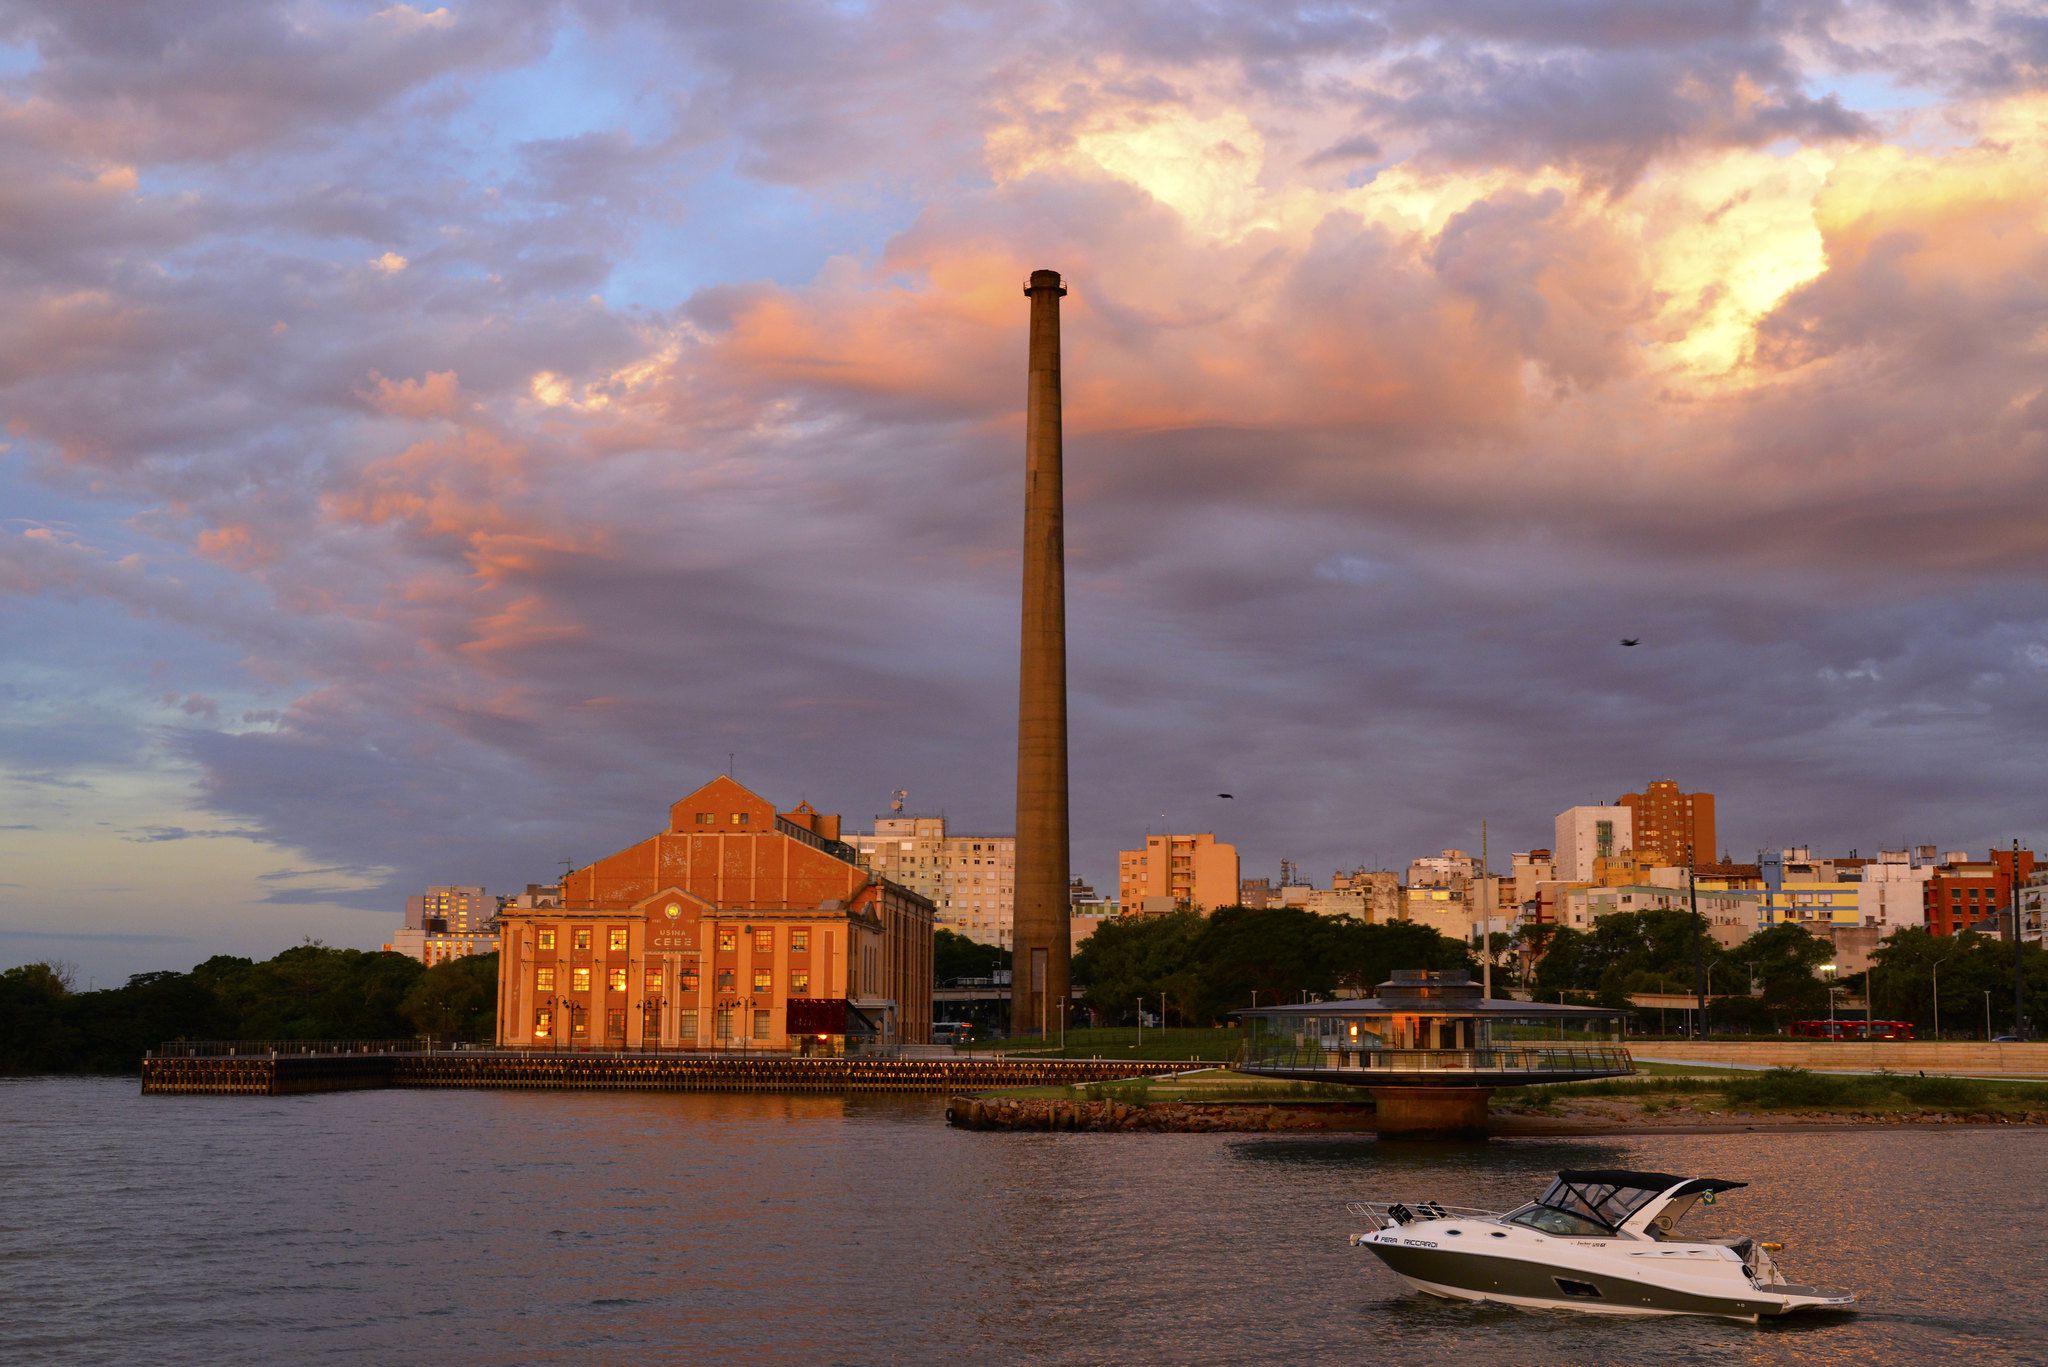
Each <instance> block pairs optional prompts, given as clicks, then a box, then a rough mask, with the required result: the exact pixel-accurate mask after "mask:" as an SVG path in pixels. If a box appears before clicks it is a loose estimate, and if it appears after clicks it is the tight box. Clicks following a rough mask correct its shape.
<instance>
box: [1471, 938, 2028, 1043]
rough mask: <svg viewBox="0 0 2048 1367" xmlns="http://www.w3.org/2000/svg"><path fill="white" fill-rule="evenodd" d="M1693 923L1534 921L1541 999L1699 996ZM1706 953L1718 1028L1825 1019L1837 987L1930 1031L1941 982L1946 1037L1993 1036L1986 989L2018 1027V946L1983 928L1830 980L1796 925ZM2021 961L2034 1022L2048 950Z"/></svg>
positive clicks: (1997, 1025)
mask: <svg viewBox="0 0 2048 1367" xmlns="http://www.w3.org/2000/svg"><path fill="white" fill-rule="evenodd" d="M1695 925H1696V922H1695V921H1694V919H1693V916H1692V914H1691V913H1690V912H1687V911H1679V910H1670V911H1665V910H1655V911H1639V912H1619V913H1615V914H1612V915H1608V916H1602V917H1600V918H1599V919H1598V920H1596V921H1595V922H1594V923H1593V924H1592V926H1591V927H1589V928H1588V929H1586V930H1573V929H1570V928H1562V929H1548V930H1546V929H1544V928H1540V927H1539V928H1536V930H1535V931H1534V932H1531V933H1530V938H1529V941H1528V945H1529V948H1530V949H1531V950H1532V951H1533V952H1535V953H1539V954H1540V955H1541V957H1540V958H1538V959H1537V960H1536V968H1535V974H1534V976H1533V979H1532V980H1531V982H1530V984H1529V986H1530V989H1531V991H1532V992H1533V993H1534V995H1535V996H1536V997H1537V998H1538V999H1540V1000H1543V1001H1556V1000H1558V998H1559V997H1560V995H1562V996H1564V997H1566V998H1567V999H1568V1000H1572V1001H1579V1002H1586V1003H1592V1004H1598V1005H1601V1006H1607V1007H1613V1008H1615V1009H1617V1010H1622V1009H1626V1008H1627V1007H1628V999H1629V997H1630V996H1631V995H1632V994H1636V993H1648V992H1664V993H1674V992H1675V993H1685V994H1690V993H1691V992H1693V991H1694V990H1695V989H1694V984H1695V982H1696V981H1697V978H1698V976H1699V975H1698V973H1697V971H1696V969H1695V965H1694V948H1693V946H1694V930H1695ZM1701 948H1702V953H1701V955H1700V959H1701V961H1702V964H1703V966H1704V968H1705V969H1706V977H1707V980H1708V987H1709V991H1708V997H1709V1002H1710V1005H1709V1008H1708V1011H1709V1021H1710V1023H1711V1025H1712V1027H1713V1028H1714V1029H1715V1030H1716V1031H1744V1030H1746V1031H1757V1032H1770V1031H1775V1030H1779V1029H1782V1028H1783V1027H1784V1025H1785V1024H1786V1022H1788V1021H1794V1020H1817V1019H1821V1018H1824V1017H1826V1015H1827V1014H1828V999H1829V993H1830V986H1831V983H1832V986H1833V988H1834V992H1835V996H1836V1002H1837V1008H1836V1014H1837V1015H1847V1014H1850V1013H1848V1012H1846V1011H1843V1010H1842V1009H1841V1006H1840V1002H1841V1001H1842V999H1843V998H1846V997H1855V998H1857V999H1859V1000H1860V999H1862V998H1863V997H1864V996H1865V993H1866V991H1867V992H1869V993H1870V1000H1871V1016H1872V1017H1873V1018H1874V1019H1877V1020H1905V1021H1912V1022H1913V1023H1914V1024H1915V1025H1916V1026H1917V1027H1918V1033H1920V1034H1921V1035H1922V1036H1923V1037H1928V1032H1930V1031H1931V1030H1932V1028H1933V1024H1934V987H1935V983H1936V981H1937V979H1938V981H1939V983H1940V987H1941V1025H1942V1033H1943V1034H1944V1035H1945V1036H1956V1035H1964V1034H1970V1035H1978V1036H1981V1035H1983V1034H1984V1033H1985V1008H1986V1005H1987V1000H1986V996H1985V994H1986V993H1987V992H1988V993H1989V994H1990V996H1989V1000H1988V1005H1989V1007H1990V1012H1991V1026H1990V1028H1991V1032H1992V1033H1993V1034H1998V1033H2004V1032H2007V1031H2011V1030H2012V1029H2013V1010H2012V985H2013V952H2012V945H2011V943H2010V942H2009V941H2002V940H1995V939H1992V938H1991V937H1989V936H1984V935H1978V934H1975V933H1974V932H1972V933H1965V934H1962V935H1957V936H1954V937H1944V936H1936V935H1930V934H1929V933H1928V932H1927V931H1925V930H1916V929H1908V930H1898V931H1894V932H1892V934H1891V935H1889V936H1887V937H1886V938H1885V940H1884V942H1883V943H1882V944H1880V945H1879V946H1878V948H1877V950H1876V952H1875V953H1874V954H1873V955H1872V956H1871V960H1872V965H1873V967H1872V968H1871V970H1870V972H1869V973H1868V974H1867V975H1866V974H1864V973H1856V974H1850V973H1847V972H1838V973H1836V974H1835V975H1834V976H1833V978H1832V979H1830V977H1829V976H1828V975H1826V974H1824V973H1823V972H1822V966H1823V965H1825V964H1827V963H1829V962H1830V961H1831V960H1833V959H1834V957H1835V951H1834V948H1833V947H1832V946H1831V945H1830V943H1829V942H1828V941H1827V940H1825V939H1822V938H1820V937H1819V936H1816V935H1812V934H1809V933H1808V932H1806V931H1805V930H1803V929H1801V928H1800V927H1798V926H1796V925H1777V926H1772V927H1770V928H1769V929H1768V930H1760V931H1758V932H1757V933H1756V934H1754V935H1752V936H1750V937H1749V938H1748V939H1747V940H1744V941H1743V942H1742V943H1740V944H1738V945H1735V946H1733V947H1732V948H1728V949H1723V948H1722V947H1721V946H1720V945H1718V944H1716V943H1715V942H1714V940H1713V939H1712V938H1711V937H1709V938H1707V939H1706V940H1705V941H1704V943H1703V945H1702V947H1701ZM1936 964H1939V965H1940V972H1939V974H1938V975H1937V974H1936V973H1935V971H1934V969H1935V965H1936ZM2021 965H2022V974H2023V981H2024V984H2025V986H2024V994H2025V998H2026V1010H2027V1015H2028V1018H2029V1019H2030V1020H2032V1021H2036V1022H2039V1021H2042V1020H2044V1019H2048V953H2044V952H2043V951H2042V950H2041V948H2040V947H2039V946H2038V945H2027V946H2024V947H2023V949H2022V950H2021ZM1496 980H1497V981H1498V975H1496ZM1637 1014H1638V1018H1639V1019H1641V1020H1643V1021H1644V1022H1645V1023H1653V1022H1654V1020H1655V1018H1656V1013H1655V1012H1638V1013H1637ZM1854 1014H1855V1015H1857V1016H1859V1017H1860V1016H1861V1015H1862V1014H1863V1013H1862V1012H1861V1011H1860V1010H1858V1011H1856V1012H1855V1013H1854Z"/></svg>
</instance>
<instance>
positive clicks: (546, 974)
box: [533, 968, 555, 992]
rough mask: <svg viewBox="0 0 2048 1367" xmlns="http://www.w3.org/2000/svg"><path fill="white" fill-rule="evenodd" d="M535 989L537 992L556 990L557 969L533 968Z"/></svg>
mask: <svg viewBox="0 0 2048 1367" xmlns="http://www.w3.org/2000/svg"><path fill="white" fill-rule="evenodd" d="M533 990H534V991H536V992H552V991H554V990H555V970H554V969H552V968H536V969H535V970H533Z"/></svg>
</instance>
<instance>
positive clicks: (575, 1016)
mask: <svg viewBox="0 0 2048 1367" xmlns="http://www.w3.org/2000/svg"><path fill="white" fill-rule="evenodd" d="M589 1033H590V1022H589V1021H587V1020H585V1019H584V1018H583V1013H582V1012H581V1011H573V1012H571V1013H570V1015H569V1037H570V1038H571V1039H582V1038H583V1037H584V1036H585V1035H588V1034H589Z"/></svg>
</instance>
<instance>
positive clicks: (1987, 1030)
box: [1984, 987, 1991, 1040]
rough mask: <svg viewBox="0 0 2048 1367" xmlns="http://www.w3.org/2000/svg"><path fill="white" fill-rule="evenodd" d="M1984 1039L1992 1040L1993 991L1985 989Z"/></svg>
mask: <svg viewBox="0 0 2048 1367" xmlns="http://www.w3.org/2000/svg"><path fill="white" fill-rule="evenodd" d="M1984 1038H1985V1039H1986V1040H1989V1039H1990V1038H1991V989H1990V988H1988V987H1987V988H1985V989H1984Z"/></svg>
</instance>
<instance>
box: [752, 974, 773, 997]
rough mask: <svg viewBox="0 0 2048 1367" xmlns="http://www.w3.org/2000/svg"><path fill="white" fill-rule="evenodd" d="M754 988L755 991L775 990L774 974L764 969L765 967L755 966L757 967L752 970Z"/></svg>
mask: <svg viewBox="0 0 2048 1367" xmlns="http://www.w3.org/2000/svg"><path fill="white" fill-rule="evenodd" d="M754 990H755V991H756V992H772V991H774V990H775V975H774V974H773V973H770V972H769V971H768V970H767V969H765V968H757V969H755V970H754Z"/></svg>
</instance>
